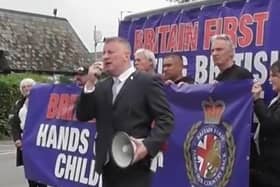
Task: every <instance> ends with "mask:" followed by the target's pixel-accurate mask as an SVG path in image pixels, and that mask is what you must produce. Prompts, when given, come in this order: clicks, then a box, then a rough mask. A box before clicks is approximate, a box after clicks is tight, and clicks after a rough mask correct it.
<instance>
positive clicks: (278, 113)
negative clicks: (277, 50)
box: [252, 60, 280, 187]
mask: <svg viewBox="0 0 280 187" xmlns="http://www.w3.org/2000/svg"><path fill="white" fill-rule="evenodd" d="M269 81H270V82H271V85H272V90H273V91H275V92H276V97H274V98H273V99H272V100H271V102H270V104H269V105H268V106H267V105H266V104H265V102H264V100H263V98H262V87H261V85H260V84H259V83H258V82H257V83H255V84H254V85H253V88H252V93H253V96H254V111H255V113H256V115H257V117H258V119H259V121H260V131H259V145H260V156H259V159H258V160H257V162H256V164H257V166H256V172H255V176H254V180H255V181H254V183H255V184H254V187H278V186H280V168H279V165H278V164H277V162H278V161H279V159H280V149H279V148H280V136H279V135H280V60H278V61H276V62H275V63H274V64H272V66H271V68H270V78H269Z"/></svg>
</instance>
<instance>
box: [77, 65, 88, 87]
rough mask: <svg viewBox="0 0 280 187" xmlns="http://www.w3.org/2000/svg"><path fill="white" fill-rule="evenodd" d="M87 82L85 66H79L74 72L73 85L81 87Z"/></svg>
mask: <svg viewBox="0 0 280 187" xmlns="http://www.w3.org/2000/svg"><path fill="white" fill-rule="evenodd" d="M87 80H88V68H87V67H85V66H80V67H78V68H77V69H75V70H74V83H75V84H76V85H77V86H79V87H83V86H84V85H85V83H86V82H87Z"/></svg>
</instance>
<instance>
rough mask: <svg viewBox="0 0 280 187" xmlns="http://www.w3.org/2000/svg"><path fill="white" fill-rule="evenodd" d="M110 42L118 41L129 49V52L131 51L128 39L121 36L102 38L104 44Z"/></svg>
mask: <svg viewBox="0 0 280 187" xmlns="http://www.w3.org/2000/svg"><path fill="white" fill-rule="evenodd" d="M111 42H118V43H121V44H123V45H124V46H125V47H126V48H127V49H128V51H129V53H131V46H130V43H129V41H128V40H126V39H124V38H122V37H109V38H105V39H104V44H108V43H111Z"/></svg>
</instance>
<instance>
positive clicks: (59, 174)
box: [23, 85, 98, 187]
mask: <svg viewBox="0 0 280 187" xmlns="http://www.w3.org/2000/svg"><path fill="white" fill-rule="evenodd" d="M79 94H80V89H79V88H77V87H76V86H74V85H39V86H36V87H35V88H34V89H32V92H31V95H30V101H29V108H28V115H27V119H26V126H25V132H24V135H23V147H24V151H23V158H24V165H25V166H26V167H24V169H25V173H26V176H27V178H28V179H33V180H35V181H42V182H43V183H46V184H49V185H51V186H59V187H70V186H81V187H82V186H94V185H96V184H97V179H98V177H97V176H95V175H94V172H93V171H94V166H95V161H94V136H95V124H94V123H93V122H92V123H82V122H79V121H77V120H76V117H75V112H74V111H75V110H74V106H75V103H76V100H77V97H78V96H79Z"/></svg>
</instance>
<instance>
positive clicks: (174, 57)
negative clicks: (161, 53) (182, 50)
mask: <svg viewBox="0 0 280 187" xmlns="http://www.w3.org/2000/svg"><path fill="white" fill-rule="evenodd" d="M167 58H171V59H173V60H177V61H178V62H180V63H181V64H182V66H183V65H184V64H183V57H182V56H181V55H178V54H170V55H167V56H165V57H164V59H167Z"/></svg>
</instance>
